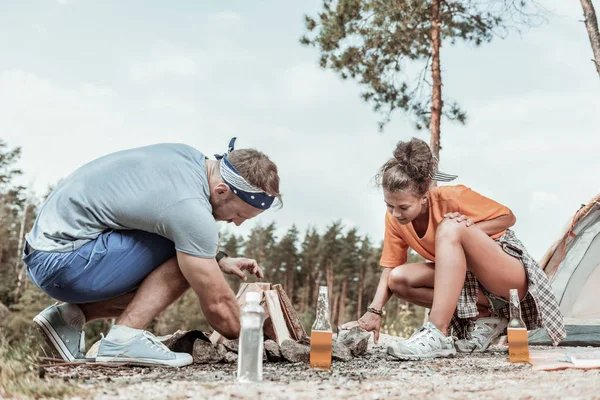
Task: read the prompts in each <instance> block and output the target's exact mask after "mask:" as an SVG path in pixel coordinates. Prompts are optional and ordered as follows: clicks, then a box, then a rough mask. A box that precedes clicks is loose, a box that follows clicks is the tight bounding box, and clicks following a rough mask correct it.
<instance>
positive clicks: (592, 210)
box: [529, 195, 600, 346]
mask: <svg viewBox="0 0 600 400" xmlns="http://www.w3.org/2000/svg"><path fill="white" fill-rule="evenodd" d="M540 266H541V267H542V268H543V269H544V272H545V273H546V275H547V276H548V278H549V279H550V283H551V284H552V289H553V291H554V295H555V296H556V300H557V301H558V303H559V304H560V311H561V313H562V314H563V317H564V319H565V325H566V328H567V337H566V338H565V339H564V340H563V341H562V342H561V345H571V346H577V345H585V346H593V345H595V346H600V195H598V196H596V197H595V198H593V199H592V201H590V202H589V203H588V204H586V205H583V206H582V207H581V208H580V209H579V211H578V212H577V213H576V214H575V215H574V216H573V218H572V220H571V221H569V224H568V226H567V228H566V229H565V230H564V232H563V234H562V235H561V237H560V239H559V240H558V241H556V243H554V244H553V245H552V247H550V249H549V250H548V252H546V254H545V255H544V257H543V258H542V259H541V261H540ZM529 340H530V343H533V344H549V343H550V341H549V339H548V336H547V335H546V333H545V331H544V330H536V331H533V332H532V333H531V334H530V339H529Z"/></svg>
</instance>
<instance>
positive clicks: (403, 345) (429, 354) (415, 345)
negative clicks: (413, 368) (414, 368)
mask: <svg viewBox="0 0 600 400" xmlns="http://www.w3.org/2000/svg"><path fill="white" fill-rule="evenodd" d="M387 352H388V354H391V355H392V356H394V357H396V358H399V359H400V360H411V361H417V360H428V359H431V358H437V357H448V356H453V355H455V354H456V349H455V348H454V339H453V338H452V337H451V336H446V335H444V334H443V333H442V332H441V331H440V330H439V329H438V328H437V327H436V326H435V325H434V324H433V323H431V322H426V323H425V324H423V326H422V327H420V328H419V329H418V330H417V331H416V332H415V333H413V335H412V336H411V337H410V338H409V339H408V340H406V341H403V342H398V343H394V344H391V345H390V346H388V349H387Z"/></svg>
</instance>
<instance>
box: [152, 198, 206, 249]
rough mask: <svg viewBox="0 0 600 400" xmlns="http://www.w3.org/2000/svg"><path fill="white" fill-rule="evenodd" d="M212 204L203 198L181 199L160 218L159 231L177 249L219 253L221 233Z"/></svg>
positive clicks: (157, 230) (157, 231) (157, 224)
mask: <svg viewBox="0 0 600 400" xmlns="http://www.w3.org/2000/svg"><path fill="white" fill-rule="evenodd" d="M209 207H210V206H208V205H207V204H206V201H205V200H202V199H186V200H181V201H179V202H177V203H175V204H173V205H172V206H170V207H169V208H167V209H166V210H165V211H164V212H163V213H162V215H161V216H160V217H159V218H158V220H157V223H156V228H155V230H156V233H157V234H159V235H161V236H164V237H166V238H167V239H170V240H172V241H173V242H174V243H175V249H176V250H177V251H180V252H182V253H186V254H190V255H192V256H196V257H200V258H212V257H214V256H215V254H216V253H217V245H218V233H217V226H216V223H215V219H214V217H213V216H212V212H211V209H210V208H209Z"/></svg>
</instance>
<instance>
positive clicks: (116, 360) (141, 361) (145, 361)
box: [96, 356, 194, 368]
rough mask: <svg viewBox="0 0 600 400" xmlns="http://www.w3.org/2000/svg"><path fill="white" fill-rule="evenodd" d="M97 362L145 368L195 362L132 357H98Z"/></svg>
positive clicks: (183, 365) (176, 365)
mask: <svg viewBox="0 0 600 400" xmlns="http://www.w3.org/2000/svg"><path fill="white" fill-rule="evenodd" d="M96 362H99V363H105V364H124V363H125V364H132V365H140V366H144V367H157V366H160V367H174V368H179V367H185V366H186V365H190V364H192V363H193V362H194V360H191V361H189V360H156V359H152V358H132V357H106V356H102V357H96Z"/></svg>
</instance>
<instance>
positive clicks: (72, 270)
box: [23, 230, 175, 304]
mask: <svg viewBox="0 0 600 400" xmlns="http://www.w3.org/2000/svg"><path fill="white" fill-rule="evenodd" d="M174 256H175V244H174V243H173V242H172V241H170V240H169V239H166V238H164V237H162V236H159V235H156V234H154V233H149V232H144V231H136V230H131V231H109V232H105V233H102V234H101V235H100V236H98V237H97V238H96V239H95V240H92V241H90V242H88V243H86V244H85V245H83V246H82V247H81V248H79V249H77V250H75V251H72V252H68V253H57V252H45V251H40V250H34V249H31V251H30V252H29V253H27V252H25V253H24V255H23V261H24V262H25V265H26V266H27V275H28V276H29V278H31V280H32V281H33V282H34V283H35V284H36V285H37V286H38V287H39V288H40V289H42V290H43V291H44V292H45V293H47V294H48V295H49V296H50V297H53V298H55V299H57V300H60V301H64V302H67V303H75V304H77V303H92V302H95V301H101V300H106V299H110V298H112V297H116V296H119V295H122V294H125V293H127V292H130V291H131V290H133V289H135V288H137V287H138V286H139V285H140V284H141V282H142V281H143V280H144V278H146V276H148V275H149V274H150V273H151V272H152V271H154V269H156V268H157V267H158V266H160V265H161V264H163V263H164V262H165V261H167V260H169V259H170V258H172V257H174Z"/></svg>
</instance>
